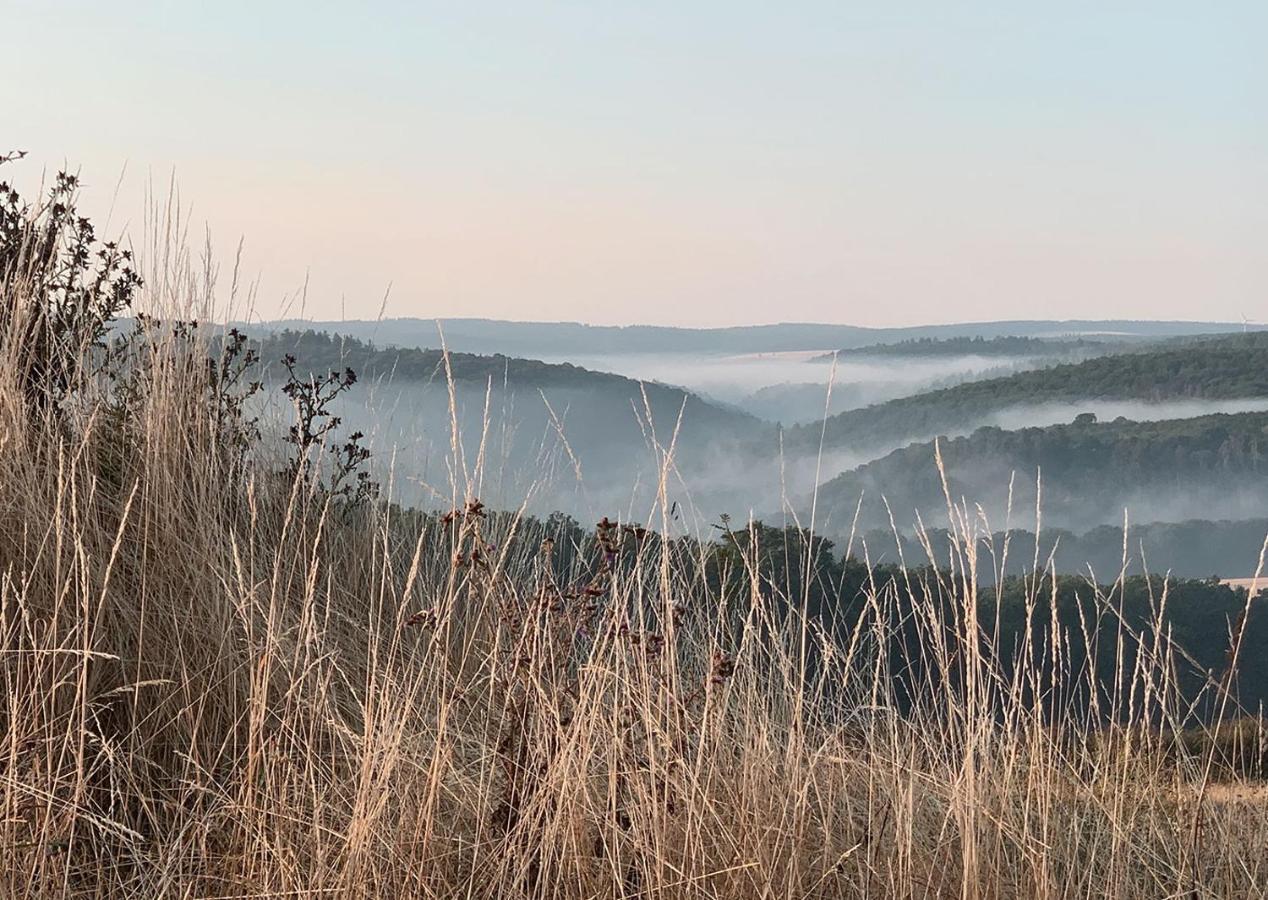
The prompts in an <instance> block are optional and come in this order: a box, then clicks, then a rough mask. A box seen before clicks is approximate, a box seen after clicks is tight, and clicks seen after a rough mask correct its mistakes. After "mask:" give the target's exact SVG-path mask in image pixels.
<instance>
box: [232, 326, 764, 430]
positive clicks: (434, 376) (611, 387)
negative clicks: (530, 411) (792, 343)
mask: <svg viewBox="0 0 1268 900" xmlns="http://www.w3.org/2000/svg"><path fill="white" fill-rule="evenodd" d="M256 346H257V348H258V350H259V353H260V359H261V361H262V362H263V363H264V364H265V365H266V366H267V367H268V370H269V372H270V373H271V374H272V375H273V376H274V377H280V375H281V374H282V370H281V367H280V366H279V365H278V363H279V362H280V361H281V359H282V358H283V357H284V356H285V355H287V354H290V355H292V356H294V357H295V359H296V363H297V365H298V366H299V367H300V368H302V369H304V370H306V371H310V372H326V371H331V370H340V369H344V368H351V369H352V370H353V371H354V372H356V374H357V377H358V378H359V379H361V380H363V381H378V380H389V381H391V382H393V383H395V384H408V383H419V384H439V385H443V384H444V383H445V382H446V380H447V378H449V377H452V378H453V380H454V382H455V383H456V384H463V385H468V386H470V385H474V386H476V387H479V388H483V387H485V386H486V385H488V384H489V383H490V381H491V382H492V385H493V387H494V388H499V389H501V388H506V389H507V390H518V389H525V388H527V389H541V390H546V389H556V390H558V389H574V388H575V389H581V390H588V391H595V392H597V393H599V394H605V393H606V394H620V395H621V396H622V397H623V398H629V397H634V398H641V395H642V393H643V391H646V393H647V397H648V400H649V402H652V403H653V404H656V405H661V406H670V405H672V406H673V407H674V408H675V409H676V408H677V407H678V406H680V405H682V404H683V403H684V402H685V403H686V404H687V410H688V412H689V413H690V414H691V415H692V417H693V418H695V419H700V418H706V419H709V420H713V421H723V420H725V421H726V422H728V423H732V424H736V425H740V424H743V425H746V426H747V427H753V428H764V427H766V426H765V425H764V423H762V422H760V421H759V420H758V419H756V418H754V417H752V416H749V415H747V414H746V413H743V412H741V411H739V410H735V409H732V408H730V407H726V406H722V405H720V404H716V403H713V402H711V401H707V400H705V399H703V398H701V397H699V396H698V395H696V394H694V393H692V392H691V391H687V390H685V389H683V388H679V387H674V386H672V385H666V384H660V383H657V382H639V381H636V380H634V379H632V378H626V377H625V376H623V375H615V374H612V373H610V372H597V371H594V370H592V369H585V368H582V367H581V366H575V365H572V364H571V363H546V362H541V361H539V360H535V359H521V358H518V357H511V356H503V355H501V354H491V355H478V354H474V353H454V352H450V353H449V360H448V367H447V368H446V364H445V354H444V352H443V351H441V350H435V349H418V348H401V347H388V348H382V347H377V346H375V345H374V344H372V343H370V342H368V341H361V340H358V339H356V338H353V337H347V336H345V335H339V334H331V333H329V332H324V331H311V330H309V331H280V332H275V333H273V334H270V335H268V336H266V337H264V338H263V339H262V340H260V341H258V342H257V345H256ZM622 406H623V408H626V409H628V404H625V403H624V402H623V403H622ZM697 424H699V423H697Z"/></svg>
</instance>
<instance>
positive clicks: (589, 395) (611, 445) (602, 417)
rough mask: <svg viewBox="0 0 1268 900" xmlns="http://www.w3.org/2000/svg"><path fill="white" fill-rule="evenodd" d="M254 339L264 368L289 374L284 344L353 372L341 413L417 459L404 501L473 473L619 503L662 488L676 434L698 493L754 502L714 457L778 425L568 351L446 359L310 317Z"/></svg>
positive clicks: (299, 355)
mask: <svg viewBox="0 0 1268 900" xmlns="http://www.w3.org/2000/svg"><path fill="white" fill-rule="evenodd" d="M257 347H258V350H259V353H260V357H261V361H262V363H263V364H264V366H265V370H266V372H268V373H269V376H270V377H273V378H276V377H281V376H283V375H284V374H285V371H284V369H283V368H282V366H281V365H280V361H281V359H282V358H283V357H284V356H285V355H287V354H289V355H292V356H294V357H295V359H296V367H297V370H299V371H302V372H317V373H322V372H326V371H330V370H342V369H344V368H345V367H346V368H351V369H353V370H354V371H355V372H356V374H357V376H358V380H359V382H360V383H361V387H362V388H364V390H362V392H361V393H360V394H359V395H358V396H357V397H354V398H349V399H346V400H345V399H341V401H340V406H339V410H338V411H339V414H340V415H341V416H342V417H343V418H344V419H345V420H347V421H348V422H349V423H350V424H352V425H354V426H355V427H357V428H359V429H361V430H363V431H365V432H366V433H367V434H368V435H369V436H370V440H371V444H372V446H373V447H374V448H375V452H376V454H378V455H379V456H388V455H392V456H393V457H394V458H395V459H396V461H397V465H398V467H399V468H401V469H402V470H406V471H413V472H417V473H419V474H418V477H417V479H414V481H417V482H418V484H419V485H421V490H417V491H416V490H413V489H412V488H409V487H408V486H407V489H406V491H405V493H404V494H403V495H402V497H401V499H403V500H405V501H407V502H416V503H424V504H425V503H427V502H428V501H427V497H428V496H429V495H432V496H434V495H436V494H439V495H440V496H442V497H445V498H449V497H450V496H451V495H452V494H453V493H454V492H455V491H456V492H457V493H463V492H464V491H465V490H468V488H466V487H458V488H455V487H454V485H453V482H455V481H473V482H476V483H478V484H479V485H480V488H479V489H480V490H481V491H482V496H483V497H484V498H485V499H486V500H487V501H489V502H493V503H507V504H515V503H518V502H520V500H521V499H522V498H523V497H525V496H531V497H532V498H533V502H532V504H531V506H532V508H533V509H534V510H536V511H539V512H543V513H545V512H550V511H553V510H556V509H558V510H563V511H566V512H573V513H585V514H586V515H590V513H591V512H594V511H598V510H600V509H601V508H602V507H603V506H605V505H607V507H608V508H609V509H611V508H625V507H626V506H627V505H628V504H630V503H631V502H634V503H642V502H643V501H644V500H647V499H648V497H649V496H650V493H651V492H654V491H655V490H656V489H657V484H658V480H659V478H660V471H659V468H660V464H661V460H662V458H663V455H664V452H665V448H668V447H669V446H670V445H671V444H672V445H673V448H674V459H675V461H676V466H677V471H678V474H679V475H680V476H681V481H682V482H685V483H689V484H690V485H691V487H692V489H693V490H695V491H697V494H696V496H697V498H698V499H699V500H700V501H701V502H702V503H706V504H707V505H708V506H709V507H710V508H713V507H716V508H724V507H725V506H727V505H731V504H734V503H740V502H744V503H746V504H751V503H752V502H753V500H752V499H751V498H742V496H741V495H742V493H743V492H745V491H748V490H750V488H751V486H750V485H748V484H745V483H744V482H742V481H741V480H740V479H737V478H729V477H723V476H721V475H720V474H719V473H720V469H719V466H718V463H717V461H718V460H720V459H724V458H734V457H735V456H736V455H737V453H736V448H738V447H739V446H741V445H745V446H757V445H760V444H762V443H763V442H764V443H765V446H766V447H768V448H773V447H774V446H775V444H774V437H775V432H774V428H773V426H770V425H768V424H767V423H765V422H762V421H761V420H759V419H756V418H754V417H752V416H750V415H747V414H745V413H743V412H740V411H738V410H734V409H731V408H729V407H727V406H725V405H722V404H718V403H714V402H711V401H709V400H706V399H704V398H702V397H700V396H699V395H697V394H694V393H692V392H690V391H687V390H684V389H683V388H679V387H674V386H671V385H665V384H658V383H654V382H640V381H637V380H634V379H631V378H626V377H624V376H621V375H614V374H611V373H607V372H596V371H592V370H590V369H584V368H581V367H579V366H574V365H570V364H567V363H544V362H538V361H536V360H529V359H517V358H512V357H507V356H481V355H476V354H469V353H450V354H449V356H448V363H447V365H446V360H445V355H444V354H443V353H442V352H441V351H439V350H434V349H429V350H422V349H406V348H387V349H384V348H379V347H376V346H374V345H373V344H369V343H366V342H363V341H360V340H357V339H355V338H349V337H347V336H343V335H332V334H328V333H320V332H313V331H306V332H295V331H286V332H281V333H278V334H275V335H271V336H268V337H266V338H264V339H263V340H261V341H260V342H258V344H257ZM450 377H452V382H453V391H452V395H451V393H450V387H449V378H450ZM455 435H456V437H457V441H456V443H455ZM763 456H764V457H769V456H773V452H770V451H769V450H764V451H763ZM675 483H677V481H676V482H675ZM671 487H673V485H671ZM683 499H686V498H685V497H684V498H683ZM720 504H721V505H720Z"/></svg>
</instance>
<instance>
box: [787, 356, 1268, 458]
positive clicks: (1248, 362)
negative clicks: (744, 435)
mask: <svg viewBox="0 0 1268 900" xmlns="http://www.w3.org/2000/svg"><path fill="white" fill-rule="evenodd" d="M1252 397H1268V332H1247V333H1244V334H1234V335H1221V336H1217V337H1210V338H1202V339H1189V340H1185V341H1184V342H1183V343H1179V344H1175V345H1172V344H1166V345H1163V346H1161V347H1159V348H1158V349H1154V350H1147V351H1142V352H1139V353H1125V354H1119V355H1112V356H1103V357H1097V358H1095V359H1089V360H1085V361H1083V362H1077V363H1067V364H1062V365H1056V366H1052V367H1049V368H1045V369H1035V370H1032V371H1026V372H1018V373H1016V374H1013V375H1006V376H1004V377H1002V378H991V379H986V380H982V381H970V382H966V383H964V384H958V385H955V386H954V387H949V388H944V389H942V390H935V391H929V392H927V393H923V394H916V395H914V396H911V397H903V398H900V399H897V400H891V401H889V402H887V403H879V404H876V405H874V406H868V407H863V408H861V409H852V410H847V411H846V412H843V413H838V414H837V415H835V416H832V417H830V418H829V419H828V420H827V423H826V429H824V423H818V424H813V425H801V426H796V427H793V428H790V429H788V430H787V432H786V433H785V443H786V446H788V447H790V448H796V449H801V450H809V449H812V448H815V447H817V445H818V442H819V437H820V433H821V431H822V433H823V435H824V442H825V446H827V447H874V446H878V445H883V444H886V443H893V442H897V441H902V440H913V439H918V438H927V437H930V436H932V435H937V434H946V433H948V432H960V433H963V431H964V430H965V429H966V428H971V427H973V426H974V425H980V424H984V423H985V421H986V420H987V419H988V417H989V416H990V415H991V414H993V413H996V412H999V411H1000V410H1004V409H1009V408H1014V407H1025V406H1032V405H1039V404H1046V403H1075V402H1078V401H1083V400H1137V401H1142V402H1151V403H1152V402H1162V401H1168V400H1184V399H1203V400H1221V399H1235V398H1236V399H1240V398H1252Z"/></svg>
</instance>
